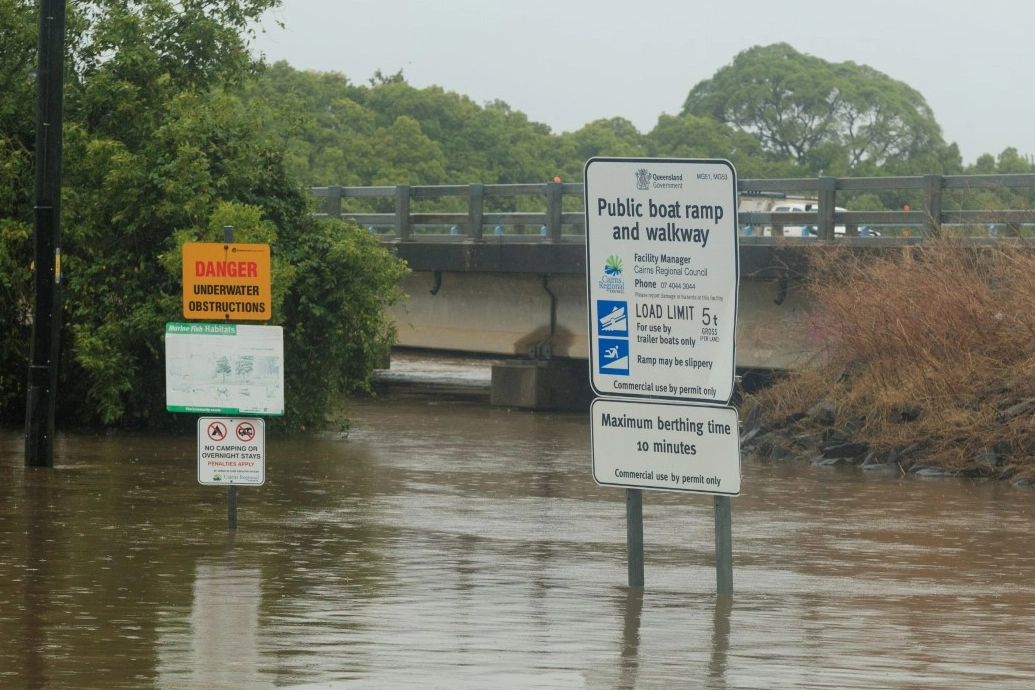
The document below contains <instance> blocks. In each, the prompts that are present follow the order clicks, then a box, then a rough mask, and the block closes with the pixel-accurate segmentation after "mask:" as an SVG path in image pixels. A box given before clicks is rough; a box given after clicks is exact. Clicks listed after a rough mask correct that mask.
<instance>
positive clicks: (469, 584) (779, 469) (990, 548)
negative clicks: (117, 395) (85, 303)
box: [0, 391, 1035, 690]
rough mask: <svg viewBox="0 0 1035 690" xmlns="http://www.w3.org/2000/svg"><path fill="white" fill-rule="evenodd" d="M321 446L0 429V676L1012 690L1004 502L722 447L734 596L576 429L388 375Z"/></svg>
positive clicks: (976, 486) (1008, 504)
mask: <svg viewBox="0 0 1035 690" xmlns="http://www.w3.org/2000/svg"><path fill="white" fill-rule="evenodd" d="M353 418H354V428H353V432H352V437H351V439H350V440H348V441H345V440H343V439H340V438H338V437H336V436H333V435H332V436H327V437H323V438H309V439H304V440H285V439H276V438H272V439H267V481H266V485H264V486H263V487H256V488H252V487H242V488H241V491H240V494H239V505H238V511H239V528H238V531H237V534H236V537H235V538H234V539H233V540H231V539H230V535H229V534H228V532H227V529H226V514H225V491H222V490H221V489H219V488H217V487H202V486H199V485H198V484H197V482H196V441H195V439H193V438H175V437H165V438H152V437H125V436H111V437H108V436H70V435H62V437H61V438H60V440H59V444H58V449H59V457H58V466H57V467H56V468H55V469H54V470H52V471H50V470H26V469H25V468H24V467H23V466H22V455H21V452H22V451H21V439H20V437H19V436H18V434H17V433H11V432H9V433H0V548H2V552H0V687H12V688H46V689H47V690H52V689H61V688H70V689H71V688H77V689H78V688H106V689H108V688H113V689H114V688H139V687H156V688H163V689H164V688H219V687H250V688H251V687H255V688H263V687H297V688H315V687H320V688H346V687H347V688H350V689H351V688H385V687H412V688H425V687H428V688H486V687H493V688H594V689H595V688H618V689H632V688H671V687H702V688H714V689H720V688H722V689H725V688H789V687H794V688H889V687H890V688H914V687H953V688H987V687H996V688H1030V687H1032V686H1033V685H1035V661H1033V660H1032V659H1031V657H1030V655H1029V654H1028V653H1027V651H1026V650H1027V649H1029V648H1030V647H1031V646H1032V644H1033V643H1035V584H1033V583H1035V577H1033V576H1035V547H1033V545H1032V540H1031V525H1032V517H1033V515H1032V511H1033V508H1032V500H1031V499H1032V493H1031V492H1030V491H1028V490H1020V489H1016V488H1013V487H1010V486H1008V485H1003V484H998V483H977V482H969V483H968V482H955V481H942V482H925V481H917V480H915V479H912V478H899V477H871V476H868V475H863V474H860V473H853V472H843V471H836V472H826V471H817V470H815V469H811V468H809V467H805V466H801V465H794V464H785V465H778V464H776V465H774V464H765V465H761V464H753V463H745V466H744V471H745V477H744V494H743V495H742V496H741V497H739V498H736V499H734V501H733V544H734V569H735V586H736V593H735V596H734V597H733V599H732V600H729V599H718V598H717V597H716V596H715V570H714V539H713V536H714V511H713V505H712V500H711V499H710V498H709V497H706V496H700V497H694V496H683V495H675V494H663V493H656V492H645V493H644V540H645V580H646V584H645V587H644V589H643V590H639V589H633V590H629V589H627V588H626V587H625V582H626V576H627V573H626V562H625V558H626V551H625V507H624V503H625V496H624V492H623V491H622V490H620V489H604V488H601V487H598V486H596V485H594V484H593V483H592V480H591V478H590V469H589V457H588V452H589V451H588V445H589V444H588V437H589V433H588V420H587V419H586V418H585V416H583V415H545V414H532V413H527V412H517V411H508V410H503V409H494V408H489V407H488V406H487V405H485V404H483V403H482V402H480V401H479V400H477V399H475V400H472V399H471V396H470V394H469V393H468V394H460V395H436V396H434V397H430V398H429V397H421V396H417V395H412V394H404V393H402V392H399V391H396V392H390V393H387V394H385V395H383V396H381V397H379V398H378V399H376V400H373V401H357V402H356V403H355V404H354V406H353Z"/></svg>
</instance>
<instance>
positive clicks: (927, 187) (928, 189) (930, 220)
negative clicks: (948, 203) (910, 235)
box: [924, 175, 944, 237]
mask: <svg viewBox="0 0 1035 690" xmlns="http://www.w3.org/2000/svg"><path fill="white" fill-rule="evenodd" d="M943 183H944V180H943V178H942V176H941V175H924V206H925V207H926V211H927V218H926V219H925V220H924V230H925V232H926V233H927V236H928V237H941V235H942V185H943Z"/></svg>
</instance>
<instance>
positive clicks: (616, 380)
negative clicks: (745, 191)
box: [584, 158, 740, 594]
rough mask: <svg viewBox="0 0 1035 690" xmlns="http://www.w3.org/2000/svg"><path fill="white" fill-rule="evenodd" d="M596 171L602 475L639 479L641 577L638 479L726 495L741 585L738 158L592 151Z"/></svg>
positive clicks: (597, 459) (593, 350) (588, 194)
mask: <svg viewBox="0 0 1035 690" xmlns="http://www.w3.org/2000/svg"><path fill="white" fill-rule="evenodd" d="M584 180H585V203H586V208H585V212H586V275H587V281H588V284H587V287H588V295H589V334H590V348H589V350H590V353H589V354H590V362H589V366H590V384H591V386H592V388H593V390H594V392H596V394H597V395H599V396H604V397H603V398H600V399H597V400H596V401H594V403H593V405H592V407H591V412H590V414H591V418H592V419H591V429H592V449H593V450H592V452H593V477H594V480H595V481H596V482H597V483H599V484H602V485H606V486H621V487H625V488H626V492H627V498H626V503H627V513H628V518H627V519H628V529H629V533H630V536H629V539H628V544H629V563H630V567H629V585H630V587H636V586H642V585H643V577H642V561H643V555H642V545H643V538H642V515H632V512H633V508H634V507H635V506H639V505H640V497H639V495H638V494H639V492H640V491H642V490H643V489H651V490H664V491H682V492H690V493H704V494H711V495H714V496H715V506H716V547H717V549H720V548H721V549H726V548H727V547H728V549H729V552H723V553H718V552H717V557H716V573H717V581H718V590H719V592H720V593H723V594H729V593H732V568H731V567H730V568H727V567H726V565H725V564H732V540H731V539H729V538H728V533H729V520H728V519H727V520H725V522H724V526H721V525H720V521H719V517H720V513H721V512H723V511H722V510H720V502H722V505H724V506H725V514H726V515H727V516H728V514H729V510H728V508H729V503H728V502H729V497H730V496H735V495H738V494H739V493H740V435H739V426H738V420H737V411H736V410H735V409H734V408H732V407H730V406H729V401H730V399H731V398H732V396H733V385H734V381H735V371H736V370H735V367H736V352H735V343H736V341H735V337H736V320H737V299H738V289H739V280H740V258H739V244H738V240H737V181H736V171H735V170H734V169H733V166H732V165H731V164H730V163H729V162H728V161H725V160H682V159H633V158H592V159H590V160H589V161H587V163H586V167H585V174H584ZM633 492H636V495H634V494H633ZM634 526H635V527H636V529H638V530H640V534H639V535H635V534H633V532H634ZM720 529H721V531H722V533H723V534H722V536H721V538H720ZM637 545H638V546H637ZM637 550H638V552H637ZM634 563H639V573H638V577H634V575H636V573H634V568H633V564H634Z"/></svg>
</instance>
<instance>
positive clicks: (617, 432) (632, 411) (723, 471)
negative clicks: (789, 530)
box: [590, 398, 740, 496]
mask: <svg viewBox="0 0 1035 690" xmlns="http://www.w3.org/2000/svg"><path fill="white" fill-rule="evenodd" d="M590 415H591V417H592V424H591V427H592V430H593V431H592V452H593V479H595V480H596V482H597V483H598V484H603V485H605V486H620V487H626V488H639V489H659V490H665V491H688V492H693V493H704V494H718V495H724V496H736V495H738V494H740V431H739V427H738V423H737V411H736V409H734V408H732V407H726V406H718V405H712V406H709V405H687V404H679V403H673V402H660V401H640V400H615V399H607V398H597V399H596V400H594V401H593V404H592V405H591V406H590Z"/></svg>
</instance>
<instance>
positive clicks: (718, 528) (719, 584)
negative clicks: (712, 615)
mask: <svg viewBox="0 0 1035 690" xmlns="http://www.w3.org/2000/svg"><path fill="white" fill-rule="evenodd" d="M715 590H716V592H717V593H718V594H719V596H720V597H721V596H733V502H732V501H731V500H730V497H729V496H716V497H715Z"/></svg>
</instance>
